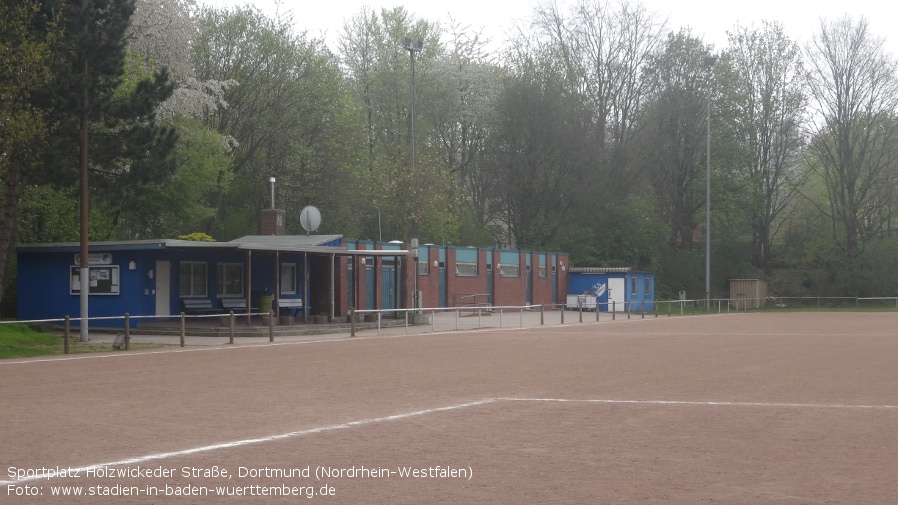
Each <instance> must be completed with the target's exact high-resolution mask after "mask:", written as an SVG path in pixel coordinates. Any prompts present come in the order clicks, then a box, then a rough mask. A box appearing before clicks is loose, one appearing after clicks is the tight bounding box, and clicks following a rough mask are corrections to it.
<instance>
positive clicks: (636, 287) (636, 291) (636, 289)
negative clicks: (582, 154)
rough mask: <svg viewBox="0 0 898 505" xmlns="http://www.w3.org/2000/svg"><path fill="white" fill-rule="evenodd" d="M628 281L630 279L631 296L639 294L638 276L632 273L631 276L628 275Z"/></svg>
mask: <svg viewBox="0 0 898 505" xmlns="http://www.w3.org/2000/svg"><path fill="white" fill-rule="evenodd" d="M630 281H631V282H630V285H631V286H632V287H631V291H632V292H633V296H638V295H639V278H638V277H636V276H635V275H634V276H633V277H630Z"/></svg>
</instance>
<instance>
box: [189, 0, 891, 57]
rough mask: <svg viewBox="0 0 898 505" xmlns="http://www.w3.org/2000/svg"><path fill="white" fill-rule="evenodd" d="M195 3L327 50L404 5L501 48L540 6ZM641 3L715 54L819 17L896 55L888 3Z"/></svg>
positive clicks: (798, 35) (798, 31) (531, 0)
mask: <svg viewBox="0 0 898 505" xmlns="http://www.w3.org/2000/svg"><path fill="white" fill-rule="evenodd" d="M198 1H199V2H200V3H201V4H207V5H217V6H222V5H228V6H233V5H243V4H246V3H251V4H253V5H256V6H257V7H259V8H260V9H261V10H262V11H263V12H265V13H267V14H269V15H274V14H275V13H276V12H277V9H278V8H279V9H280V10H281V11H282V12H283V11H292V14H293V19H294V21H295V24H296V26H297V29H298V30H307V31H308V32H309V34H310V35H313V36H318V35H321V34H322V33H325V34H327V40H328V42H329V43H331V44H332V43H333V41H334V39H335V38H336V36H337V35H338V34H339V33H340V31H341V30H342V27H343V24H344V21H345V20H346V19H348V18H350V17H352V16H354V15H355V14H357V13H358V12H359V11H360V10H361V8H362V7H363V6H367V7H370V8H373V9H375V10H376V11H379V10H380V9H382V8H392V7H395V6H398V5H402V6H405V8H406V9H407V10H408V11H409V12H411V13H412V14H413V15H414V16H415V17H417V18H423V19H427V20H432V21H439V22H440V23H442V24H447V23H448V21H449V18H450V16H451V17H452V18H453V19H455V20H456V21H457V22H458V23H459V24H460V25H462V26H465V25H467V26H470V27H471V28H472V29H482V30H483V33H484V34H485V35H487V36H488V37H489V38H491V39H493V40H494V41H495V42H502V41H503V40H504V39H505V38H506V37H505V35H506V33H509V31H510V30H511V29H512V27H514V26H515V24H522V25H524V26H526V23H527V19H528V18H529V17H530V16H531V15H532V13H533V10H534V7H535V6H536V5H537V4H538V3H540V0H450V1H448V2H442V1H439V0H438V1H417V2H410V1H403V0H323V1H321V0H316V1H314V2H313V1H309V0H299V1H298V2H297V1H292V2H281V3H280V5H279V4H278V1H277V0H256V1H253V2H248V1H246V0H198ZM543 1H545V0H543ZM556 1H557V3H558V4H559V5H567V4H569V3H570V0H556ZM613 1H614V0H612V2H613ZM642 3H643V4H644V5H645V6H647V7H648V8H649V9H651V10H653V11H655V12H657V13H658V14H659V15H660V16H661V17H663V18H667V19H668V27H669V28H671V29H674V28H679V27H685V26H688V27H690V28H691V29H692V32H693V34H695V35H698V36H700V37H702V38H703V39H704V40H705V41H707V42H710V43H713V44H714V45H715V46H716V47H717V48H721V47H722V46H724V45H725V44H726V32H727V30H730V29H732V27H733V26H735V25H736V23H740V24H742V25H745V26H750V25H751V24H752V23H757V22H759V21H760V20H763V19H769V20H776V21H781V22H782V23H783V24H784V26H785V29H786V33H787V34H788V35H789V36H790V37H792V38H793V39H796V40H798V41H800V42H801V43H802V44H804V43H805V42H807V41H809V40H810V38H811V36H812V34H813V33H814V32H815V31H816V30H817V28H818V27H819V24H820V18H821V17H823V18H827V19H837V18H841V17H843V16H845V15H846V14H847V15H850V16H852V17H853V18H855V19H857V18H860V17H861V16H864V17H866V18H867V19H868V21H869V22H870V27H871V29H872V31H873V33H874V34H876V35H877V36H879V37H883V38H885V39H886V42H887V47H888V50H889V51H890V52H891V53H892V54H893V55H898V34H895V35H894V36H892V34H891V30H893V29H894V24H895V22H896V21H898V16H896V14H898V7H896V5H898V4H893V3H892V2H891V1H889V0H813V1H808V0H747V1H746V0H736V1H732V2H725V1H721V0H643V1H642Z"/></svg>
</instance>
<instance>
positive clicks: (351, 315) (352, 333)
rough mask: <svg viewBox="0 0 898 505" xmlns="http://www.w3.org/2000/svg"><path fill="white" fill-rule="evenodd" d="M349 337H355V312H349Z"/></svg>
mask: <svg viewBox="0 0 898 505" xmlns="http://www.w3.org/2000/svg"><path fill="white" fill-rule="evenodd" d="M349 336H350V337H354V336H355V311H354V310H350V311H349Z"/></svg>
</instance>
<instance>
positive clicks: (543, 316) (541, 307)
mask: <svg viewBox="0 0 898 505" xmlns="http://www.w3.org/2000/svg"><path fill="white" fill-rule="evenodd" d="M895 306H896V307H898V298H896V299H895ZM545 324H546V304H544V303H541V304H539V325H540V326H543V325H545Z"/></svg>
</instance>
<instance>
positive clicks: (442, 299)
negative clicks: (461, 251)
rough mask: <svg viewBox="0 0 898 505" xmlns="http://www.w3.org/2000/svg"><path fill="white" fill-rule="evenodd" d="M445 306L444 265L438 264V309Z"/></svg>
mask: <svg viewBox="0 0 898 505" xmlns="http://www.w3.org/2000/svg"><path fill="white" fill-rule="evenodd" d="M445 306H446V264H445V263H443V262H440V307H445Z"/></svg>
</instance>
